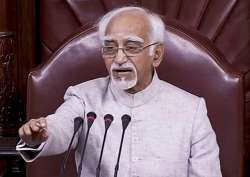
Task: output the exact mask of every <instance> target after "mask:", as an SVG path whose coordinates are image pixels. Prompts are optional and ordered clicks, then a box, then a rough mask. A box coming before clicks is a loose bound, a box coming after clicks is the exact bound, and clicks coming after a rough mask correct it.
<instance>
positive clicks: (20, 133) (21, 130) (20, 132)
mask: <svg viewBox="0 0 250 177" xmlns="http://www.w3.org/2000/svg"><path fill="white" fill-rule="evenodd" d="M18 134H19V137H20V138H21V139H23V138H24V132H23V126H22V127H20V128H19V130H18Z"/></svg>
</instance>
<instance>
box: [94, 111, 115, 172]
mask: <svg viewBox="0 0 250 177" xmlns="http://www.w3.org/2000/svg"><path fill="white" fill-rule="evenodd" d="M113 119H114V118H113V116H112V115H110V114H106V115H105V116H104V123H105V132H104V137H103V142H102V149H101V153H100V158H99V162H98V165H97V168H96V177H100V171H101V161H102V155H103V149H104V145H105V142H106V136H107V132H108V128H109V126H110V124H111V123H112V121H113Z"/></svg>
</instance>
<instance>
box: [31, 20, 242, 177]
mask: <svg viewBox="0 0 250 177" xmlns="http://www.w3.org/2000/svg"><path fill="white" fill-rule="evenodd" d="M166 24H167V31H166V34H167V35H166V39H165V46H166V55H165V59H164V60H163V63H162V64H161V66H160V67H159V68H158V73H159V77H160V78H161V79H163V80H166V81H167V82H170V83H172V84H174V85H176V86H178V87H181V88H183V89H185V90H187V91H189V92H191V93H193V94H196V95H198V96H202V97H204V98H205V99H206V103H207V108H208V115H209V118H210V121H211V123H212V126H213V128H214V130H215V132H216V135H217V140H218V143H219V147H220V159H221V167H222V173H223V176H224V177H243V176H244V164H243V163H244V141H243V125H244V121H243V117H244V101H243V100H244V95H243V74H241V73H239V72H237V71H235V70H234V69H232V68H231V67H230V65H229V64H228V63H227V62H226V60H225V58H224V56H223V55H221V53H220V52H219V51H218V50H217V49H216V48H215V47H214V46H213V45H212V44H211V43H210V41H209V40H207V39H206V38H204V37H202V36H201V35H199V33H196V32H194V31H189V30H186V29H185V28H184V27H183V26H180V25H177V24H175V22H171V21H170V22H167V21H166ZM106 75H107V72H106V70H105V66H104V63H103V60H102V59H101V52H100V42H99V40H98V36H97V33H96V29H95V28H91V29H88V30H84V31H82V32H80V33H78V34H76V35H74V36H73V37H71V38H70V39H69V40H68V41H67V42H65V43H64V44H63V45H62V46H61V47H60V48H59V49H58V50H57V51H56V52H55V53H54V54H53V55H52V56H51V57H50V59H49V60H48V61H47V62H46V63H45V64H44V65H42V66H40V67H39V68H36V69H35V70H34V71H32V72H31V73H30V75H29V78H28V95H27V96H28V97H27V98H28V99H27V117H28V118H38V117H40V116H46V115H48V114H51V113H53V112H54V111H55V109H56V108H57V107H58V106H59V105H60V104H61V103H62V102H63V95H64V92H65V91H66V89H67V87H69V86H70V85H75V84H78V83H81V82H84V81H86V80H90V79H94V78H97V77H101V76H106ZM61 160H62V155H57V156H52V157H42V158H40V159H38V160H37V161H35V162H33V163H31V164H28V165H27V176H28V177H44V176H46V177H55V176H58V174H59V173H58V172H59V166H60V162H61ZM74 164H75V163H74V158H73V157H72V158H71V159H70V166H68V169H67V175H68V176H73V175H72V173H75V167H74ZM152 168H153V167H152Z"/></svg>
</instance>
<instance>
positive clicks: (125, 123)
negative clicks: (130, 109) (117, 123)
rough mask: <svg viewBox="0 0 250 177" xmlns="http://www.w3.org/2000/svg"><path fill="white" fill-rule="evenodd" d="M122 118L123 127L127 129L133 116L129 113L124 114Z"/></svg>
mask: <svg viewBox="0 0 250 177" xmlns="http://www.w3.org/2000/svg"><path fill="white" fill-rule="evenodd" d="M121 119H122V128H123V130H126V128H127V127H128V124H129V122H130V121H131V117H130V116H129V115H127V114H124V115H123V116H122V118H121Z"/></svg>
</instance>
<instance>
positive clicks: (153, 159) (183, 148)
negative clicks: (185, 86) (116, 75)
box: [19, 74, 221, 177]
mask: <svg viewBox="0 0 250 177" xmlns="http://www.w3.org/2000/svg"><path fill="white" fill-rule="evenodd" d="M90 111H94V112H95V113H96V114H97V119H96V120H95V122H94V124H93V126H92V128H91V131H90V135H89V139H88V144H87V147H86V154H85V158H84V162H83V168H82V175H81V176H82V177H91V176H92V177H93V176H95V172H96V167H97V163H98V159H99V155H100V151H101V145H102V140H103V135H104V121H103V117H104V115H105V114H112V115H113V116H114V121H113V123H112V124H111V126H110V128H109V131H108V134H107V139H106V145H105V149H104V154H103V160H102V166H101V176H102V177H112V176H113V174H114V168H115V164H116V160H117V156H118V151H119V144H120V139H121V135H122V123H121V116H122V115H124V114H128V115H130V116H131V118H132V119H131V122H130V124H129V125H128V128H127V130H126V134H125V137H124V142H123V149H122V153H121V158H120V168H119V172H118V176H119V177H221V171H220V162H219V148H218V145H217V142H216V136H215V133H214V131H213V129H212V127H211V125H210V122H209V119H208V117H207V111H206V106H205V102H204V100H203V99H202V98H199V97H197V96H194V95H192V94H190V93H187V92H186V91H183V90H181V89H179V88H177V87H175V86H173V85H171V84H169V83H166V82H164V81H161V80H159V79H158V76H157V74H155V75H154V78H153V80H152V82H151V84H150V85H149V86H148V87H147V88H146V89H145V90H143V91H141V92H139V93H136V94H129V93H126V92H124V91H122V90H119V89H117V88H116V87H115V86H114V85H112V83H110V80H109V77H106V78H99V79H95V80H91V81H88V82H85V83H82V84H79V85H77V86H73V87H69V89H68V90H67V92H66V94H65V102H64V103H63V104H62V105H61V106H60V107H59V108H58V109H57V111H56V113H55V114H52V115H49V116H48V117H47V122H48V131H49V139H48V140H47V142H46V143H45V145H44V147H43V149H42V151H41V152H40V154H39V155H38V156H37V157H39V156H45V155H46V156H47V155H52V154H59V153H62V152H64V151H66V150H67V147H68V144H69V141H70V138H71V137H72V134H73V119H74V118H75V117H78V116H82V117H85V115H86V114H87V113H88V112H90ZM86 126H87V122H86V120H85V123H84V128H83V131H82V134H81V136H80V141H79V144H78V145H77V146H76V163H77V165H78V164H79V159H80V155H79V154H80V151H81V149H82V145H83V140H84V138H85V134H86V130H87V128H86ZM75 144H76V143H75ZM19 150H20V149H19ZM37 157H36V158H37ZM26 160H34V159H26Z"/></svg>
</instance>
